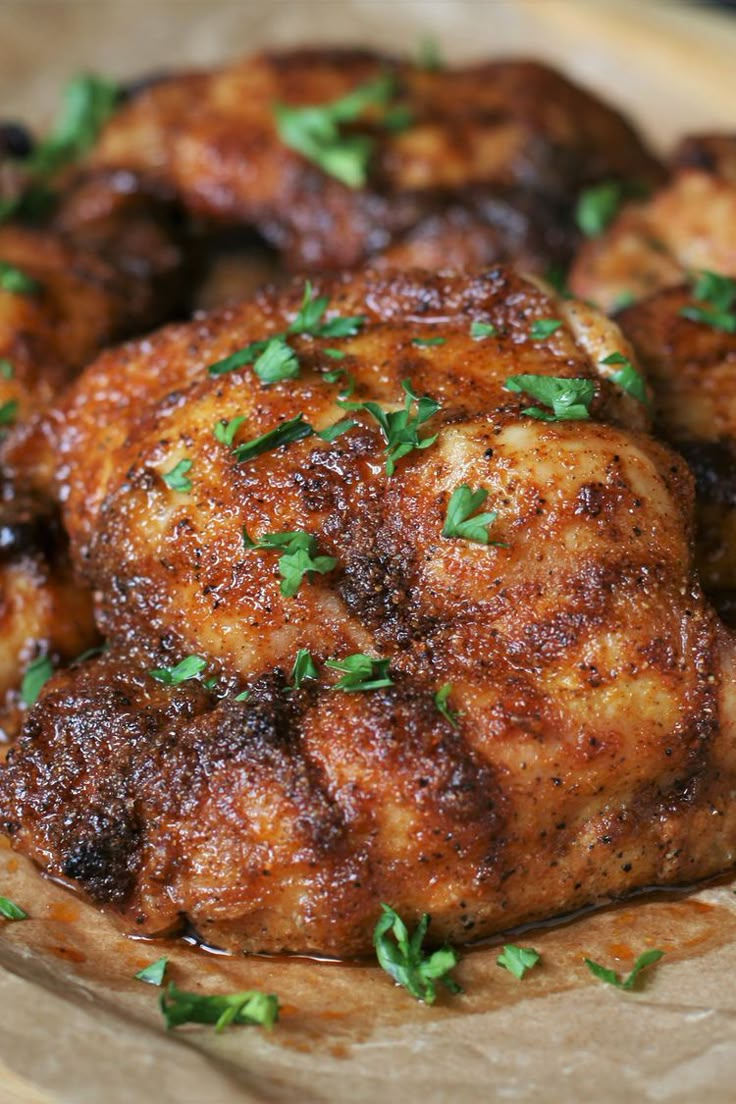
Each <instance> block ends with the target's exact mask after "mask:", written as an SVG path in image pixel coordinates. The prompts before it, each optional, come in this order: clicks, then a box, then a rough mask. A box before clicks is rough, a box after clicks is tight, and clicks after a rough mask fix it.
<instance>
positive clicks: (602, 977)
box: [585, 951, 664, 990]
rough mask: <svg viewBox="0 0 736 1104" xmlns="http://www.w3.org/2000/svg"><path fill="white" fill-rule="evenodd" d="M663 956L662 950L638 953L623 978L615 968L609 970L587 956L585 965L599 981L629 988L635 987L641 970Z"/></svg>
mask: <svg viewBox="0 0 736 1104" xmlns="http://www.w3.org/2000/svg"><path fill="white" fill-rule="evenodd" d="M663 956H664V951H645V952H644V954H640V955H639V957H638V958H637V960H636V962H635V963H634V967H633V969H632V971H631V973H630V974H629V975H628V977H625V978H621V977H619V975H618V974H617V973H616V971H615V970H609V969H608V967H607V966H601V964H600V963H599V962H592V961H591V959H589V958H586V960H585V965H586V966H587V967H588V969H589V970H590V972H591V974H593V975H594V977H597V978H598V980H599V981H605V983H606V985H615V987H616V988H617V989H626V990H630V989H635V988H636V983H637V981H638V979H639V975H640V974H641V972H642V970H646V968H647V967H648V966H653V965H654V963H655V962H659V960H660V958H662V957H663Z"/></svg>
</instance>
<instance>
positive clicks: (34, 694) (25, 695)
mask: <svg viewBox="0 0 736 1104" xmlns="http://www.w3.org/2000/svg"><path fill="white" fill-rule="evenodd" d="M53 673H54V665H53V663H52V662H51V660H50V659H49V657H48V656H38V658H37V659H34V660H33V662H32V663H29V664H28V666H27V667H26V671H25V674H24V675H23V681H22V683H21V685H20V700H21V701H22V702H23V703H24V705H35V704H36V702H37V701H38V695H39V694H40V693H41V691H42V689H43V687H44V686H45V685H46V683H47V682H48V681H49V679H50V678H51V676H52V675H53Z"/></svg>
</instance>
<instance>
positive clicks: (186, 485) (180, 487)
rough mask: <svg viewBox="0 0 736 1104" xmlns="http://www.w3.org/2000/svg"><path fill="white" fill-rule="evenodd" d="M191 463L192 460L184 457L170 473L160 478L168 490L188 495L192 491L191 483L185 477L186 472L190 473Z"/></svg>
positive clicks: (165, 473)
mask: <svg viewBox="0 0 736 1104" xmlns="http://www.w3.org/2000/svg"><path fill="white" fill-rule="evenodd" d="M192 463H193V461H192V460H190V459H189V458H188V457H185V458H184V459H183V460H180V461H179V463H178V464H176V465H175V466H174V467H173V468H172V469H171V471H169V472H164V474H163V476H162V478H163V481H164V483H165V484H166V486H167V487H169V488H170V490H172V491H178V492H179V493H180V494H189V492H190V491H191V489H192V481H191V479H189V478H188V477H187V472H188V471H191V469H192Z"/></svg>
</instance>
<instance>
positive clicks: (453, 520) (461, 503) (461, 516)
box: [442, 483, 500, 544]
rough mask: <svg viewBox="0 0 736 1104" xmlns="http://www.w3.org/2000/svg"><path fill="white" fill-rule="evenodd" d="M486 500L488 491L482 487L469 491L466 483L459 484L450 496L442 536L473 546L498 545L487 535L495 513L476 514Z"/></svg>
mask: <svg viewBox="0 0 736 1104" xmlns="http://www.w3.org/2000/svg"><path fill="white" fill-rule="evenodd" d="M487 498H488V491H486V490H484V488H483V487H479V488H478V490H477V491H471V489H470V487H469V486H468V485H467V484H466V483H463V484H461V485H460V486H459V487H458V488H457V489H456V490H454V491H453V492H452V495H451V496H450V501H449V503H448V505H447V515H446V517H445V524H444V526H443V529H442V536H443V537H461V538H462V539H463V540H467V541H473V542H474V543H475V544H499V543H500V542H499V541H492V540H491V538H490V537H489V535H488V526H489V525H493V523H494V521H495V520H496V518H497V517H498V514H497V512H496V511H495V510H489V511H488V512H487V513H484V514H476V510H479V509H480V508H481V506H482V505H483V503H484V502H485V500H486V499H487Z"/></svg>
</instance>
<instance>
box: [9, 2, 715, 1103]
mask: <svg viewBox="0 0 736 1104" xmlns="http://www.w3.org/2000/svg"><path fill="white" fill-rule="evenodd" d="M426 34H431V35H432V36H433V37H435V38H436V39H437V40H438V41H439V42H440V43H441V45H442V49H443V52H444V53H445V55H446V56H447V57H448V58H450V59H455V58H457V59H458V60H459V59H461V58H465V57H472V56H481V55H483V54H491V53H494V54H500V53H517V54H518V53H523V54H527V55H537V56H542V57H546V58H549V59H551V60H552V61H556V62H558V63H561V64H563V65H564V66H565V67H566V68H567V69H568V71H570V72H571V73H572V74H573V75H574V76H576V77H578V78H579V79H581V80H583V81H585V82H586V83H588V84H590V85H592V86H594V87H597V88H598V89H600V90H601V91H603V92H604V93H606V94H607V95H609V96H610V97H612V98H613V99H615V100H616V101H617V102H618V103H620V104H621V105H622V106H623V107H625V108H627V109H628V110H629V111H630V112H632V113H634V114H635V115H636V116H637V117H638V119H639V121H640V123H641V124H642V126H643V127H644V129H645V130H646V131H647V132H648V134H649V135H650V137H651V138H652V139H653V140H654V141H655V142H657V143H658V144H659V145H660V146H666V144H667V143H669V142H671V141H672V140H673V139H674V138H675V137H676V136H677V135H678V134H680V133H682V132H684V131H685V130H693V129H698V128H700V129H718V128H731V129H734V125H735V124H736V109H734V104H736V69H735V67H734V65H733V60H734V57H736V23H735V25H734V26H732V25H731V23H730V22H729V21H728V20H727V19H726V18H725V17H719V16H716V15H712V14H710V13H708V14H706V13H705V12H704V11H703V10H700V11H697V10H695V11H694V10H690V9H689V8H687V7H686V6H685V5H682V4H667V3H656V2H653V3H644V2H643V0H639V2H638V3H633V2H632V3H630V2H628V0H618V2H616V0H612V2H611V3H603V2H600V3H597V2H594V0H572V2H570V0H568V2H563V0H560V2H558V0H516V2H514V0H495V2H472V0H465V2H457V0H456V2H452V0H434V2H432V0H427V2H413V0H403V2H401V0H363V2H358V0H355V2H353V3H347V2H342V3H337V2H335V0H321V2H320V0H301V2H295V3H280V2H278V0H271V2H268V0H265V2H259V3H247V2H245V3H244V2H241V3H238V2H229V3H224V2H215V3H212V2H210V3H204V2H202V0H192V2H190V0H168V2H161V0H159V2H155V0H146V2H145V3H144V2H140V3H138V2H132V3H131V2H130V0H128V2H123V0H120V2H119V3H116V4H111V3H107V2H102V3H96V2H94V0H88V2H86V3H67V2H60V0H59V2H57V3H36V2H34V0H25V2H18V0H14V2H7V0H6V2H2V0H0V102H1V103H2V107H1V108H0V116H3V117H8V116H11V115H17V116H21V117H23V116H27V117H30V118H33V119H41V118H43V117H45V116H48V115H49V114H51V113H52V111H53V109H54V105H55V103H56V99H57V92H58V88H59V86H60V85H61V84H62V83H63V81H64V80H65V78H66V77H67V76H68V75H69V74H70V73H72V72H74V71H77V70H79V69H96V70H100V71H105V72H108V73H111V74H113V75H115V76H118V77H121V78H125V77H130V76H134V75H137V74H139V73H141V72H145V71H146V70H153V69H160V68H162V67H168V66H172V67H173V66H177V65H182V64H185V63H192V62H193V63H197V64H206V63H209V62H212V61H216V60H218V59H220V58H224V57H226V56H228V55H232V54H235V53H245V52H247V51H249V50H251V49H254V48H256V47H257V46H259V45H262V44H264V43H268V44H287V43H296V42H300V43H303V42H318V41H324V42H357V43H376V44H380V45H384V46H388V47H390V48H392V49H401V48H405V49H406V50H408V51H410V50H412V49H413V48H414V47H415V45H416V43H417V42H418V40H419V39H420V38H421V37H422V36H423V35H426ZM2 842H5V841H2ZM0 893H1V894H3V895H5V896H9V897H11V898H12V899H13V900H15V901H17V902H18V903H19V904H21V905H22V906H23V907H24V908H25V909H26V910H27V911H28V912H29V913H30V915H31V919H30V920H28V921H24V922H22V923H16V924H4V925H3V926H2V930H0V964H1V965H2V966H3V967H4V969H2V970H0V1002H2V1008H3V1010H4V1015H3V1028H2V1031H0V1062H1V1063H2V1066H0V1102H2V1104H5V1102H7V1104H29V1102H31V1104H58V1102H61V1101H64V1102H70V1104H71V1102H74V1104H99V1102H102V1101H104V1102H105V1104H128V1102H130V1101H149V1100H150V1101H156V1102H158V1104H190V1102H191V1104H195V1102H197V1104H199V1102H207V1104H242V1102H247V1101H288V1102H297V1101H298V1102H312V1101H314V1102H322V1101H325V1102H326V1101H329V1102H333V1101H341V1102H342V1101H346V1102H354V1104H369V1102H371V1104H372V1102H373V1101H376V1100H380V1099H382V1098H386V1099H388V1098H391V1099H393V1100H397V1101H401V1102H403V1101H407V1102H415V1101H417V1102H419V1101H421V1102H422V1104H440V1102H443V1104H444V1102H447V1101H453V1102H455V1101H458V1102H465V1101H468V1102H470V1101H491V1100H498V1101H512V1102H527V1101H535V1102H537V1104H546V1102H550V1104H553V1102H562V1101H565V1102H568V1101H570V1102H576V1101H580V1102H590V1101H601V1102H603V1104H619V1102H621V1104H630V1102H632V1101H651V1102H653V1104H660V1102H661V1104H693V1102H695V1101H697V1102H698V1104H711V1102H713V1104H725V1102H730V1101H732V1100H734V1098H735V1097H736V1089H735V1088H734V1085H735V1084H736V985H734V978H735V977H736V896H734V893H733V890H732V887H731V885H730V882H729V881H728V880H725V881H724V882H722V883H721V884H719V885H713V886H710V887H709V888H706V889H701V890H700V891H699V892H698V893H697V894H690V895H682V894H673V893H665V894H659V895H657V896H655V897H652V898H646V897H642V898H639V899H636V900H632V901H630V902H627V903H625V904H623V905H619V906H617V907H615V908H610V909H607V910H603V911H598V912H596V913H592V914H588V915H587V916H585V917H582V918H578V919H576V920H574V921H571V922H569V923H565V924H561V925H556V926H551V927H549V928H547V929H546V930H544V931H535V932H529V933H526V934H524V935H523V936H519V937H517V938H516V941H517V942H521V943H523V944H524V945H533V946H535V947H536V948H537V949H538V950H540V951H541V952H542V956H543V957H542V964H541V966H540V967H538V968H537V969H536V970H535V971H533V972H532V973H531V974H529V975H528V976H527V977H526V978H525V979H524V980H523V981H522V982H518V981H516V980H515V979H514V978H513V977H512V976H511V975H510V974H508V973H507V972H505V971H503V970H500V969H499V968H498V967H497V966H496V963H495V959H496V955H497V953H498V950H497V948H492V947H485V948H483V949H478V950H474V951H472V952H471V953H469V954H467V955H466V956H465V958H464V960H463V962H462V964H461V966H460V968H459V970H458V979H459V980H460V982H461V984H462V985H463V987H464V989H465V995H463V996H462V997H459V998H455V999H452V1000H450V999H442V1000H440V1001H439V1002H438V1004H437V1005H436V1006H435V1007H434V1008H432V1009H429V1008H425V1007H422V1006H419V1005H417V1004H415V1003H414V1002H413V1001H412V1000H411V998H410V997H409V996H408V995H407V994H406V993H404V992H403V991H402V990H398V989H396V988H395V987H393V986H392V984H391V982H390V981H389V979H388V978H387V977H386V975H384V974H383V973H382V972H381V971H380V970H378V969H377V968H375V967H372V966H368V965H356V966H334V965H330V964H321V963H314V962H310V961H306V960H298V959H295V960H268V959H263V958H250V959H245V958H239V959H236V958H223V957H213V956H209V955H204V954H203V953H202V952H197V951H194V950H191V949H189V948H187V947H186V946H183V945H180V944H167V945H165V946H162V945H160V944H150V943H141V942H135V941H133V940H131V939H129V938H126V936H125V934H124V933H122V932H121V931H120V930H119V929H118V928H117V927H116V925H115V924H114V922H113V921H112V920H110V919H109V918H108V917H106V916H104V915H103V914H101V913H99V912H97V911H96V910H95V909H93V908H91V907H90V906H87V905H85V904H83V903H81V902H79V901H77V900H76V899H75V898H74V897H72V896H71V895H70V894H69V893H68V892H66V891H65V890H64V889H62V888H60V887H58V886H55V885H52V884H51V883H49V882H48V881H45V880H43V879H42V878H41V877H40V876H39V875H38V874H37V873H36V872H35V871H33V870H32V869H31V868H30V866H29V864H27V863H26V862H25V861H24V860H22V859H19V858H17V857H16V856H14V855H13V854H12V852H10V850H8V849H7V848H4V847H2V845H1V844H0ZM0 923H2V922H0ZM651 947H660V948H661V949H663V950H665V952H666V955H665V958H664V959H663V960H662V962H661V964H660V965H659V966H658V967H657V968H656V969H655V970H653V971H652V972H651V974H650V976H649V977H648V980H647V984H646V986H645V987H644V988H643V990H642V991H641V992H640V993H635V994H623V993H620V992H618V991H616V990H614V989H612V988H609V987H605V986H603V985H601V984H600V983H598V982H596V981H595V980H594V979H593V978H592V977H591V975H590V974H589V973H588V971H587V969H586V967H585V964H584V962H583V959H584V957H585V956H586V955H588V956H589V957H591V958H594V959H598V960H600V961H602V962H605V963H606V964H608V965H610V966H613V967H615V968H617V969H619V970H621V971H626V970H628V969H629V968H630V966H631V963H632V961H633V959H634V957H635V956H636V955H637V954H639V953H640V952H641V951H643V950H646V949H648V948H651ZM164 953H166V954H168V955H169V956H170V959H171V977H172V978H173V979H174V980H175V981H176V982H177V984H179V985H180V986H181V987H183V988H200V989H201V991H202V992H227V991H232V990H239V989H245V988H250V987H254V986H257V987H260V988H264V989H267V990H269V991H273V992H276V993H278V994H279V996H280V998H281V1000H282V1002H283V1005H284V1014H283V1018H282V1022H281V1024H279V1025H278V1026H277V1027H276V1028H275V1029H274V1031H273V1032H272V1033H271V1034H270V1035H269V1034H266V1033H264V1032H261V1031H259V1030H252V1029H245V1028H243V1029H233V1030H230V1031H228V1032H227V1033H225V1034H223V1035H221V1036H215V1035H214V1034H213V1033H212V1032H211V1031H210V1030H209V1029H207V1028H191V1029H184V1030H181V1031H179V1032H177V1033H176V1034H168V1035H167V1034H166V1032H165V1031H164V1030H163V1027H162V1020H161V1016H160V1014H159V1012H158V1009H157V998H158V991H157V990H156V989H154V988H153V987H152V986H147V985H144V984H142V983H141V982H137V981H134V980H133V974H134V973H135V972H136V971H137V970H138V969H140V968H141V967H142V966H145V965H147V964H148V963H150V962H152V961H154V959H156V958H158V957H159V956H160V955H161V954H164ZM3 1067H4V1069H3Z"/></svg>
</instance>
